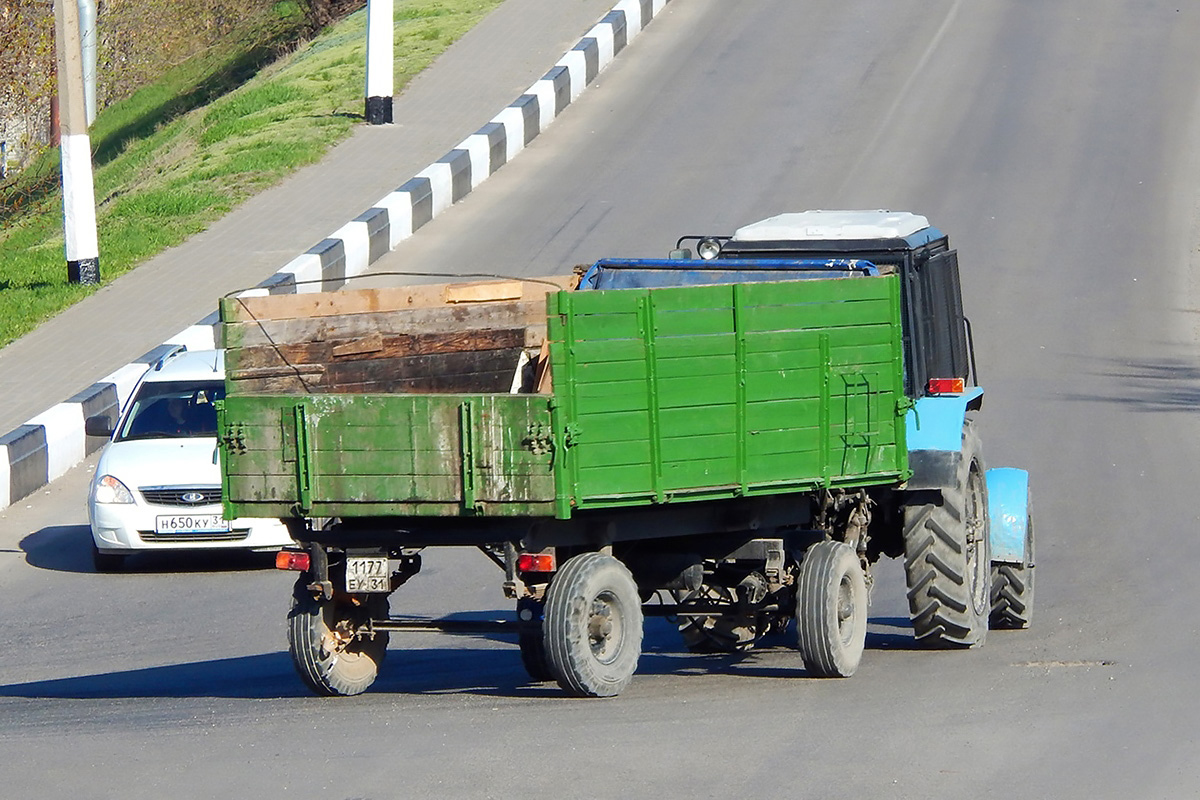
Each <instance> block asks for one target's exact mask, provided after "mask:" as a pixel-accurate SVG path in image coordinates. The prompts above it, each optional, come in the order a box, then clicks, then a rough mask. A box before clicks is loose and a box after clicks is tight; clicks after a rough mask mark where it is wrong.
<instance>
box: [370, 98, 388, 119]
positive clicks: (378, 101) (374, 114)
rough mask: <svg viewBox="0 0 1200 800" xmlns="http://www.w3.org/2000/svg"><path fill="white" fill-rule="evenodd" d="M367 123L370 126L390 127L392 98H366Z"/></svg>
mask: <svg viewBox="0 0 1200 800" xmlns="http://www.w3.org/2000/svg"><path fill="white" fill-rule="evenodd" d="M367 122H369V123H371V124H372V125H390V124H391V123H392V98H391V96H390V95H389V96H388V97H368V98H367Z"/></svg>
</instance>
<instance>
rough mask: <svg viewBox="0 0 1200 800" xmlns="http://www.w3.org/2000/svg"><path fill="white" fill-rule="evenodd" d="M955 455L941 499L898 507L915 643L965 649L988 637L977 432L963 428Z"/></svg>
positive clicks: (987, 544)
mask: <svg viewBox="0 0 1200 800" xmlns="http://www.w3.org/2000/svg"><path fill="white" fill-rule="evenodd" d="M962 442H963V444H962V452H961V455H962V458H961V460H960V462H959V465H958V470H957V473H956V476H955V483H954V485H953V486H947V487H943V489H942V497H941V502H940V503H937V502H931V503H919V504H918V503H912V504H909V505H908V506H906V507H905V509H904V573H905V578H906V581H907V584H908V609H909V615H910V617H911V618H912V625H913V632H914V634H915V635H916V638H917V642H918V643H919V644H921V645H923V646H925V647H943V648H952V647H972V646H976V645H981V644H983V642H984V639H985V638H986V637H987V630H988V615H989V613H990V610H991V594H990V585H991V561H992V557H991V541H990V538H989V531H988V506H987V483H986V481H985V480H984V469H983V458H982V456H981V453H980V451H981V447H980V444H979V435H978V434H977V433H976V431H975V425H974V423H973V422H972V421H970V420H968V421H967V423H966V425H964V426H963V437H962Z"/></svg>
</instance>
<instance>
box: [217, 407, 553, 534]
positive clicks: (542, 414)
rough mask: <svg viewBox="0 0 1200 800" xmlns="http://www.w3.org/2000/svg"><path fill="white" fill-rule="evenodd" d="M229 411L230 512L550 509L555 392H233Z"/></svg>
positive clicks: (225, 410)
mask: <svg viewBox="0 0 1200 800" xmlns="http://www.w3.org/2000/svg"><path fill="white" fill-rule="evenodd" d="M220 414H221V416H220V420H219V425H220V431H221V456H222V472H223V481H224V484H223V487H224V489H225V492H224V498H225V503H226V513H227V514H230V515H231V516H272V515H273V516H281V515H304V516H314V517H326V516H339V517H348V516H369V515H376V514H380V513H393V514H406V515H416V516H420V515H426V514H432V515H446V514H486V515H504V516H525V515H531V516H548V515H551V514H552V513H553V503H554V501H555V489H554V474H553V470H552V466H551V461H552V451H551V448H552V439H551V435H550V433H551V418H550V410H549V399H548V398H547V397H546V396H542V395H405V394H396V395H308V396H272V395H252V396H229V397H227V398H226V399H225V401H224V405H223V407H222V409H221V412H220Z"/></svg>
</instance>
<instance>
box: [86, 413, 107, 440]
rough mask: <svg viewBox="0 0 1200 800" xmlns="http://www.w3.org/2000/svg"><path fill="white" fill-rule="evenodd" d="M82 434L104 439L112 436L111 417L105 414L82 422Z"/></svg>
mask: <svg viewBox="0 0 1200 800" xmlns="http://www.w3.org/2000/svg"><path fill="white" fill-rule="evenodd" d="M83 432H84V433H86V434H87V435H88V436H102V437H104V438H105V439H108V438H110V437H112V435H113V421H112V417H110V416H108V415H107V414H98V415H96V416H94V417H88V418H87V419H85V420H84V421H83Z"/></svg>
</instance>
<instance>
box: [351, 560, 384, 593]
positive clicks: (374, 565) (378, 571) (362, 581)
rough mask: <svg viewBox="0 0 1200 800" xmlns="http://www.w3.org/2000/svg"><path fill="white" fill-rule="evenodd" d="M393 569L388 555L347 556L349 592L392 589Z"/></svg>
mask: <svg viewBox="0 0 1200 800" xmlns="http://www.w3.org/2000/svg"><path fill="white" fill-rule="evenodd" d="M391 589H392V586H391V570H389V569H388V560H387V556H347V557H346V591H347V592H389V591H391Z"/></svg>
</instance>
